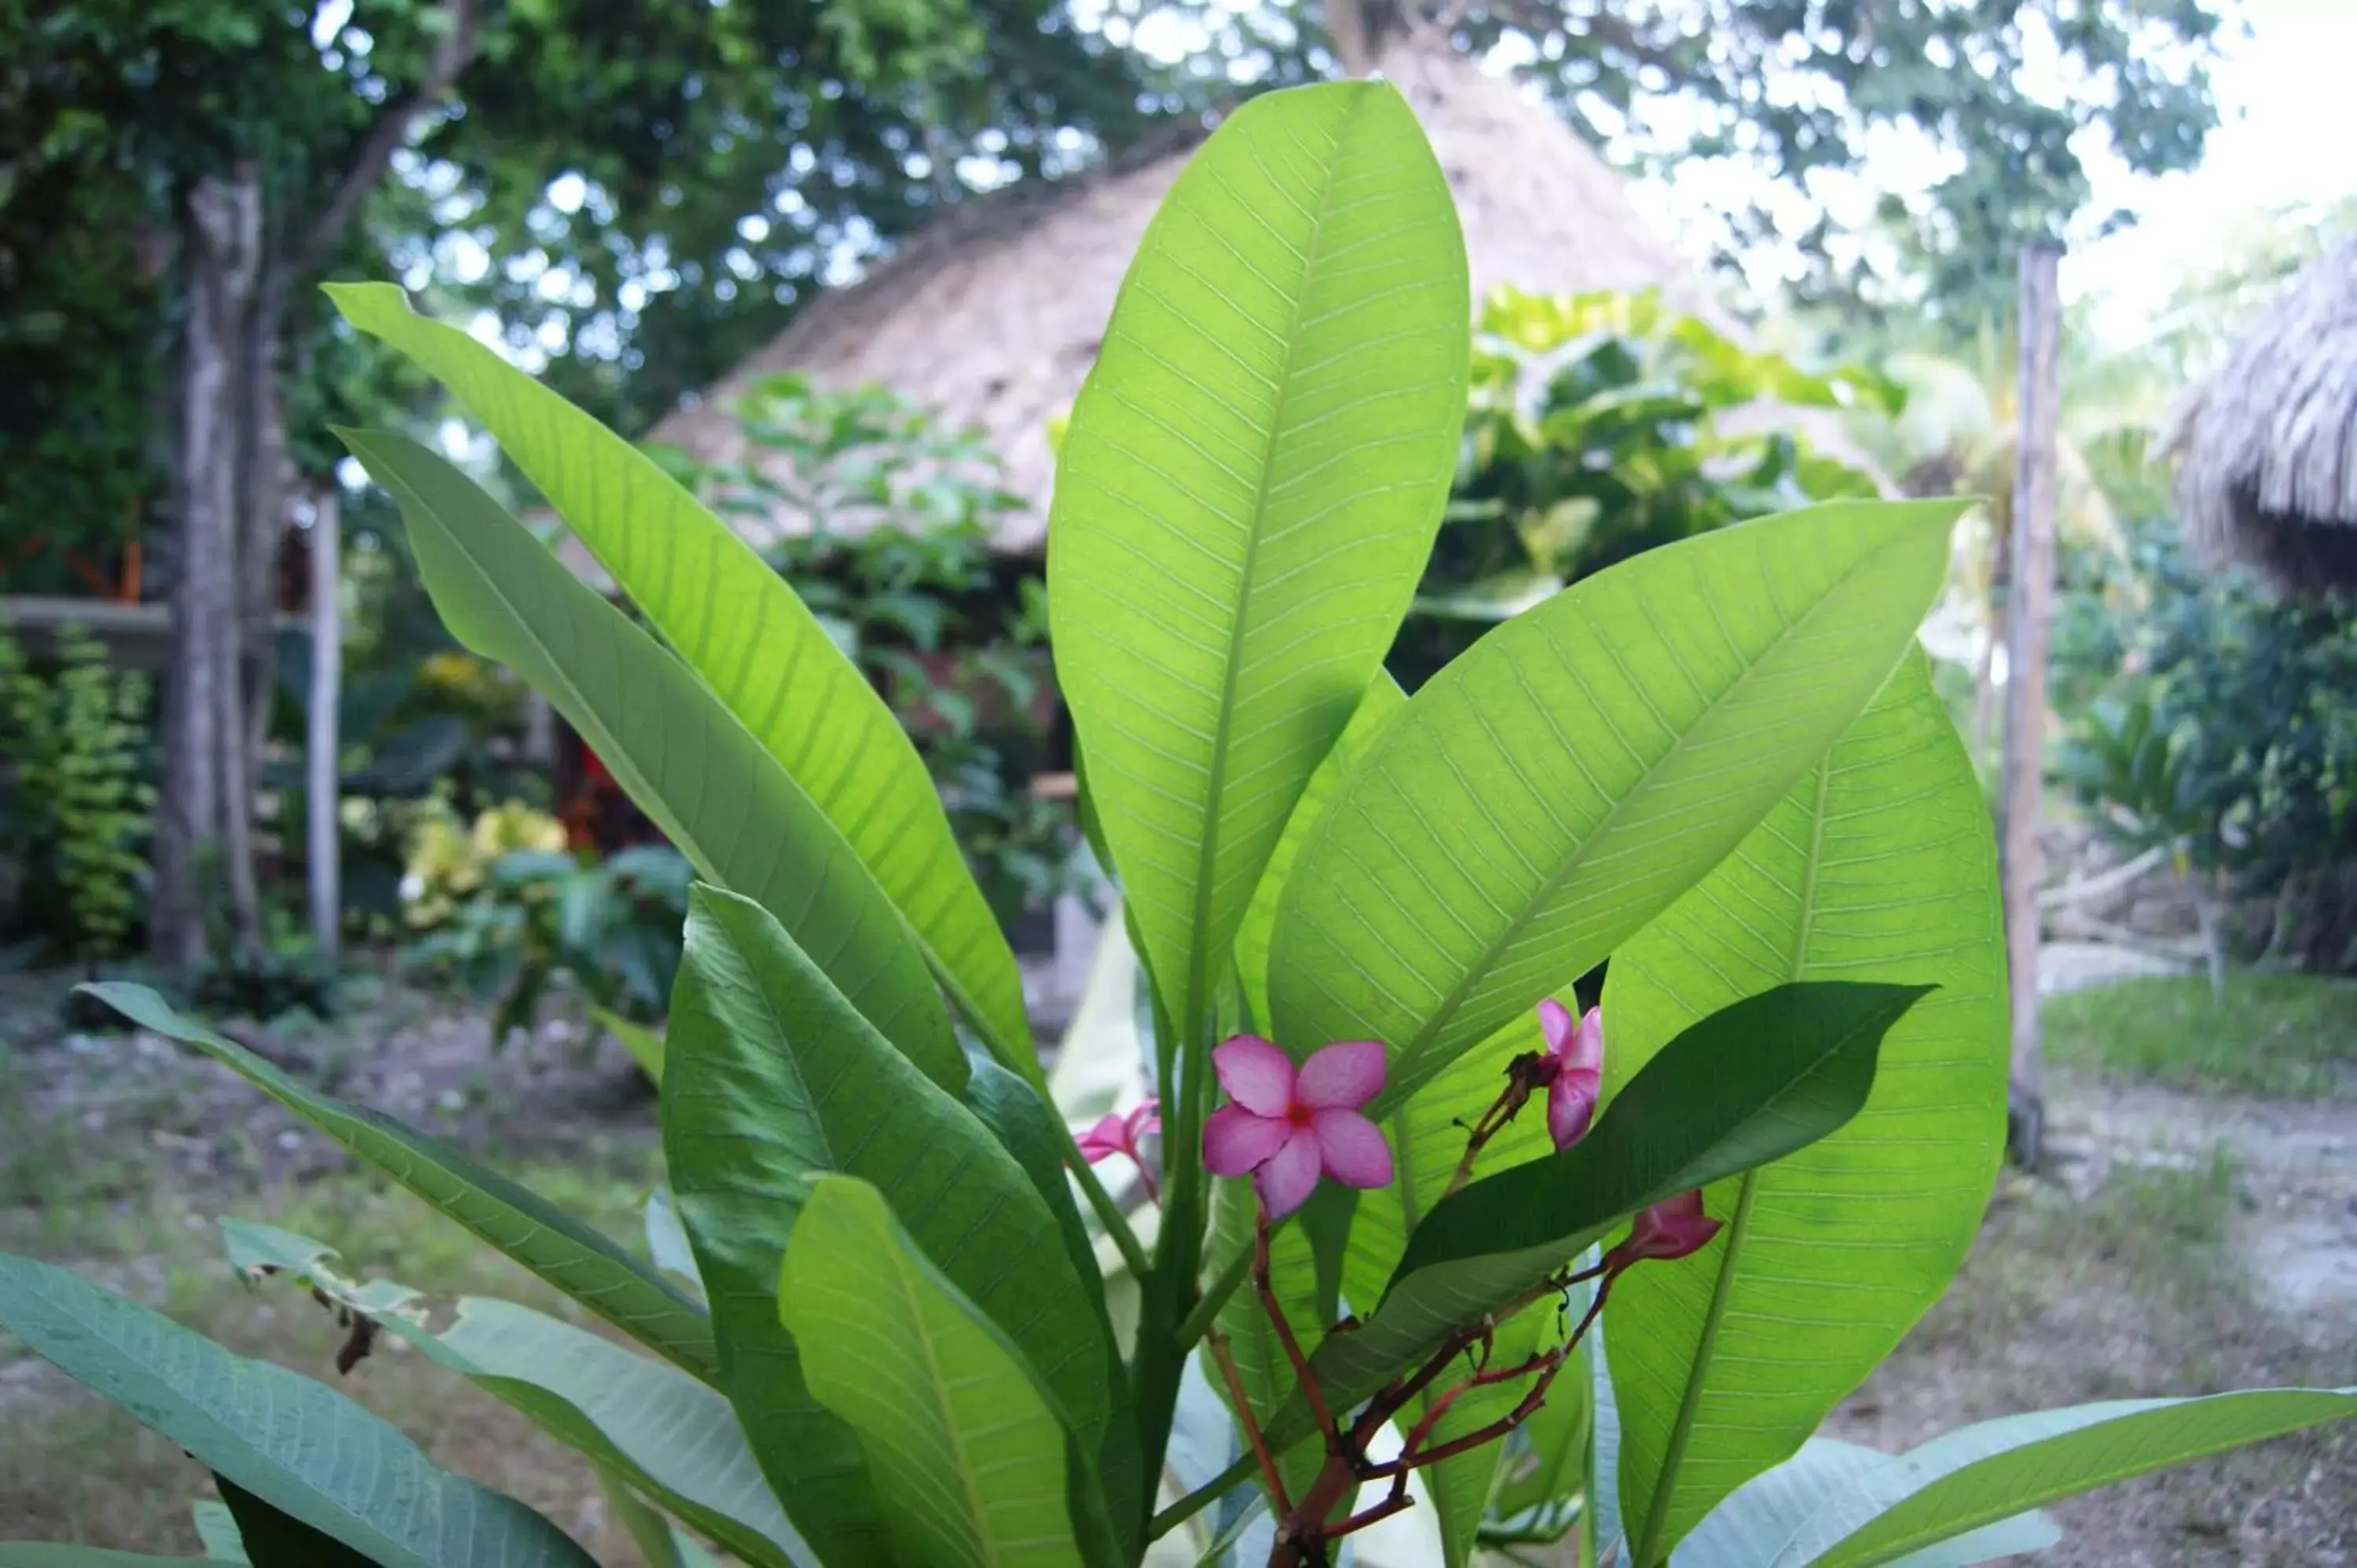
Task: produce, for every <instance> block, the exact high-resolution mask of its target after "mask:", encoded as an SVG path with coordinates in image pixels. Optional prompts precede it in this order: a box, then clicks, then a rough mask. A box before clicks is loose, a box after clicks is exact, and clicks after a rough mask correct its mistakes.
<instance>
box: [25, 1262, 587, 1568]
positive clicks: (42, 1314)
mask: <svg viewBox="0 0 2357 1568" xmlns="http://www.w3.org/2000/svg"><path fill="white" fill-rule="evenodd" d="M0 1328H5V1329H6V1330H7V1331H8V1332H9V1333H11V1334H13V1335H15V1336H16V1337H17V1338H19V1339H21V1340H22V1341H24V1343H25V1345H26V1346H27V1348H29V1349H31V1350H32V1351H33V1352H34V1353H35V1354H36V1355H38V1356H41V1357H43V1358H44V1359H48V1360H49V1361H51V1362H53V1363H55V1364H56V1366H57V1367H58V1369H59V1370H60V1371H62V1372H64V1373H65V1374H66V1375H67V1376H68V1377H70V1378H72V1379H73V1380H75V1381H76V1382H79V1383H81V1385H82V1386H83V1387H85V1388H87V1389H89V1390H91V1391H92V1392H93V1393H96V1394H98V1395H100V1396H101V1397H102V1398H103V1399H105V1400H107V1401H108V1402H111V1403H113V1404H114V1405H116V1406H118V1407H120V1408H121V1409H122V1410H124V1412H126V1413H128V1414H130V1415H131V1416H132V1417H134V1418H135V1420H137V1421H138V1422H139V1423H140V1424H142V1425H143V1426H145V1427H147V1428H149V1429H150V1430H151V1431H154V1432H156V1433H158V1434H161V1435H162V1436H164V1437H166V1438H167V1439H168V1440H170V1441H171V1442H173V1443H175V1444H178V1445H179V1446H180V1447H182V1448H184V1449H186V1450H188V1453H189V1454H190V1455H193V1456H194V1457H195V1458H196V1460H197V1462H198V1463H199V1464H201V1465H203V1466H206V1467H207V1468H209V1469H210V1470H212V1471H213V1473H214V1474H216V1475H218V1476H220V1477H223V1478H224V1479H226V1480H228V1481H231V1482H232V1483H234V1484H235V1485H237V1486H240V1487H243V1488H245V1489H246V1490H247V1491H249V1492H251V1493H253V1495H254V1496H255V1497H257V1498H262V1499H264V1501H265V1502H267V1503H268V1504H269V1505H270V1506H271V1507H273V1508H274V1509H278V1510H279V1511H280V1512H282V1513H285V1514H286V1515H287V1516H289V1517H290V1518H292V1519H295V1520H300V1521H301V1522H303V1523H305V1524H307V1525H309V1526H311V1527H313V1528H314V1529H317V1530H320V1531H321V1532H323V1533H325V1534H326V1535H328V1537H329V1538H331V1539H332V1540H335V1541H340V1542H342V1543H343V1544H345V1545H347V1546H350V1547H352V1548H354V1549H356V1550H358V1551H360V1552H365V1553H366V1554H367V1556H368V1557H369V1558H370V1559H371V1561H373V1562H375V1563H380V1564H382V1565H383V1568H534V1565H536V1564H546V1565H548V1568H559V1565H562V1568H595V1564H594V1563H592V1561H591V1559H590V1558H589V1556H588V1554H587V1553H586V1552H583V1551H582V1550H581V1549H580V1548H579V1547H578V1546H576V1545H575V1544H574V1543H573V1541H571V1540H570V1539H568V1538H567V1537H566V1536H565V1532H564V1531H563V1530H558V1529H557V1528H556V1527H555V1526H554V1525H553V1524H551V1523H549V1522H548V1520H544V1519H543V1518H541V1517H540V1516H539V1515H538V1514H536V1513H534V1512H533V1511H532V1510H531V1509H528V1508H526V1507H524V1506H523V1505H522V1503H520V1502H517V1501H516V1500H515V1499H514V1498H509V1497H503V1496H501V1495H500V1493H498V1492H494V1491H491V1490H490V1489H489V1488H487V1487H479V1486H477V1485H476V1484H475V1483H474V1482H472V1481H468V1480H466V1479H463V1478H461V1477H457V1476H453V1475H450V1474H449V1473H447V1471H443V1470H440V1469H436V1467H435V1466H433V1465H432V1464H431V1463H429V1462H428V1461H427V1459H426V1457H425V1455H423V1454H421V1453H420V1452H418V1449H417V1445H416V1444H414V1443H412V1442H410V1441H409V1439H408V1438H406V1437H404V1436H403V1435H402V1434H401V1433H400V1432H398V1431H397V1430H395V1429H394V1428H393V1426H392V1425H390V1424H389V1423H386V1422H384V1421H382V1420H380V1419H379V1418H378V1417H377V1416H375V1415H372V1414H371V1413H370V1412H368V1411H365V1410H363V1409H361V1407H360V1406H359V1405H356V1404H354V1403H352V1402H350V1400H348V1399H345V1398H344V1397H343V1396H342V1395H340V1394H339V1393H337V1392H336V1391H334V1390H333V1389H330V1388H328V1387H327V1386H326V1385H325V1384H323V1383H317V1382H314V1381H313V1380H310V1379H309V1378H306V1377H302V1376H300V1375H298V1374H296V1373H294V1372H290V1371H288V1370H286V1369H285V1368H283V1367H274V1366H272V1365H270V1364H269V1363H268V1362H265V1361H250V1360H248V1359H245V1358H244V1357H242V1356H238V1355H233V1354H231V1352H230V1351H227V1350H224V1349H222V1348H221V1347H220V1346H218V1345H216V1344H214V1343H213V1342H212V1341H211V1340H210V1339H207V1338H205V1337H203V1336H201V1335H199V1334H194V1333H191V1332H189V1331H188V1329H185V1328H182V1327H181V1326H179V1325H178V1324H176V1323H174V1322H173V1321H172V1320H171V1319H169V1318H167V1317H165V1316H162V1315H160V1314H158V1313H155V1312H151V1311H149V1310H148V1309H147V1308H145V1307H144V1306H141V1305H137V1304H136V1303H134V1302H129V1301H125V1300H124V1299H123V1298H122V1297H121V1296H118V1295H113V1294H109V1293H107V1292H105V1291H102V1290H100V1289H99V1288H98V1287H97V1286H95V1285H92V1284H90V1283H86V1282H85V1281H83V1280H82V1279H81V1278H80V1277H79V1276H77V1275H75V1274H73V1273H70V1272H68V1271H67V1270H64V1269H59V1268H53V1267H51V1266H50V1265H48V1264H47V1263H37V1262H32V1261H31V1260H30V1259H27V1258H15V1257H8V1256H5V1255H0ZM16 1550H19V1551H21V1548H20V1549H16Z"/></svg>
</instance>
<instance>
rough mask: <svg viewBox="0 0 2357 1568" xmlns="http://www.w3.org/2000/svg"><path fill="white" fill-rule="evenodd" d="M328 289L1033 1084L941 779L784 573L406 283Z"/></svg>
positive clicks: (1020, 1021)
mask: <svg viewBox="0 0 2357 1568" xmlns="http://www.w3.org/2000/svg"><path fill="white" fill-rule="evenodd" d="M328 295H329V297H331V298H332V299H333V300H334V301H335V303H336V308H337V309H339V310H340V311H342V312H343V314H344V319H345V320H347V321H349V322H350V323H351V324H352V325H353V326H354V327H357V328H360V329H361V331H363V332H366V333H368V334H370V335H371V336H372V337H376V338H382V339H383V340H384V341H385V342H387V343H389V344H391V345H392V346H393V348H395V349H399V350H400V351H401V352H402V353H404V354H405V355H407V356H408V357H409V358H410V359H412V360H415V361H416V362H417V363H418V364H419V365H420V366H422V367H423V368H424V369H425V371H427V372H428V373H429V374H431V375H432V376H433V377H434V378H435V379H436V381H440V382H441V383H442V384H443V385H444V386H447V387H448V388H449V389H450V391H451V392H453V393H454V394H456V395H457V399H458V401H459V402H461V403H465V404H466V405H467V407H468V410H469V411H470V412H471V413H473V414H474V415H475V416H476V417H477V418H478V419H479V420H481V421H482V422H483V424H485V425H486V426H487V427H488V428H489V429H490V432H491V434H492V435H493V436H495V437H496V438H497V439H498V441H499V443H500V447H501V448H502V449H503V450H504V451H505V452H506V453H507V455H508V456H509V457H510V458H511V459H512V460H513V461H514V463H515V465H516V467H519V468H521V469H522V470H523V472H524V473H525V474H526V475H527V476H528V477H529V478H531V479H532V481H533V484H535V485H537V486H539V487H540V489H541V491H542V493H543V494H544V495H545V496H547V497H548V499H549V500H550V502H551V503H552V504H554V506H555V508H556V510H558V511H559V512H561V513H563V514H564V516H565V521H566V522H567V523H568V524H570V525H571V527H572V529H573V532H575V534H576V535H577V536H578V537H579V539H580V540H581V542H583V543H584V544H586V545H587V546H588V547H589V550H590V552H591V553H593V554H594V555H596V556H597V560H598V563H599V564H601V565H603V566H604V567H605V568H606V570H607V571H608V572H609V573H611V574H612V575H613V577H614V581H615V582H617V583H618V584H619V585H621V587H622V589H623V590H624V591H625V592H626V593H628V594H629V595H630V597H631V599H632V600H634V601H635V602H636V603H637V604H638V606H639V607H640V609H641V610H643V611H645V612H646V617H647V618H648V619H649V620H650V621H651V622H653V623H654V625H655V627H656V628H657V629H658V630H660V631H661V632H662V635H663V637H664V639H666V640H667V641H668V642H669V643H670V644H671V646H672V647H673V648H675V649H677V650H679V652H680V656H681V657H682V658H683V659H685V660H687V662H688V663H689V664H690V665H691V666H693V667H694V670H695V672H696V673H697V674H698V675H699V676H701V677H702V678H703V681H704V683H705V685H706V686H707V687H709V688H710V689H711V691H712V693H714V695H716V697H718V699H719V700H720V702H721V703H722V704H723V705H725V706H726V708H727V710H728V711H729V712H730V713H731V714H735V715H736V717H737V720H738V721H739V722H740V723H741V724H742V725H744V727H745V728H746V729H747V730H748V732H749V733H750V734H751V736H752V737H753V739H754V740H755V741H756V742H757V743H758V744H759V746H760V747H761V748H762V749H763V750H765V751H767V752H768V753H769V755H770V757H773V758H775V759H776V761H777V763H778V765H779V766H780V768H784V769H785V771H786V772H787V773H788V774H789V775H791V777H792V779H793V780H794V782H795V783H796V784H798V785H799V786H800V787H801V788H802V791H803V792H804V793H805V794H806V795H807V796H808V797H809V799H810V800H812V801H813V802H814V803H815V805H816V806H817V808H818V809H819V810H820V811H823V812H824V813H825V815H826V817H827V818H828V820H829V821H831V822H833V823H834V826H835V828H836V829H837V830H838V831H839V832H841V833H842V835H843V837H844V838H845V840H846V841H848V843H850V846H851V848H852V849H853V850H854V851H855V852H856V854H857V855H858V857H859V859H860V861H861V862H862V864H864V865H866V868H867V870H868V872H869V873H870V875H873V876H874V878H875V880H876V881H877V884H879V885H880V886H882V888H883V890H884V891H885V893H886V894H887V895H888V896H889V897H890V898H891V899H892V901H893V902H894V903H896V904H897V905H899V908H900V911H901V913H902V914H904V915H906V916H907V917H908V921H909V926H910V927H911V928H912V929H914V931H915V932H916V936H917V940H918V941H919V943H920V945H921V947H922V949H923V951H924V956H925V959H926V961H928V962H929V963H930V964H931V967H932V969H933V971H934V972H935V974H936V975H937V976H938V978H939V979H940V981H941V983H942V985H944V986H945V987H946V988H947V989H948V990H949V992H950V993H951V994H952V996H954V997H956V998H957V999H958V1002H959V1004H960V1005H961V1008H962V1010H963V1011H964V1012H965V1013H966V1014H967V1015H968V1016H969V1017H970V1018H972V1019H973V1020H974V1026H975V1027H976V1028H977V1030H979V1031H980V1033H981V1034H982V1035H983V1036H984V1037H985V1039H986V1040H987V1041H988V1042H989V1044H990V1047H991V1049H992V1051H993V1052H994V1054H996V1055H997V1056H998V1057H999V1058H1000V1059H1002V1060H1004V1061H1006V1064H1007V1065H1008V1066H1010V1067H1012V1068H1014V1069H1016V1070H1017V1072H1021V1073H1024V1074H1026V1075H1028V1076H1031V1077H1035V1078H1036V1077H1037V1075H1038V1072H1039V1062H1038V1058H1037V1057H1036V1055H1035V1054H1034V1053H1033V1051H1032V1048H1031V1034H1030V1028H1029V1026H1028V1023H1027V1022H1026V1020H1025V1015H1024V1010H1023V984H1022V980H1021V977H1020V976H1019V975H1018V974H1017V972H1016V968H1015V956H1014V954H1013V953H1012V952H1011V951H1010V950H1008V948H1007V945H1006V937H1005V935H1004V934H1003V933H1002V932H1001V931H1000V929H999V927H998V922H997V921H996V919H995V918H993V917H992V915H991V913H990V907H989V905H988V904H987V903H986V902H985V900H984V898H983V896H982V892H981V889H980V888H978V887H977V886H975V885H974V877H973V876H972V875H971V874H969V873H968V872H967V870H966V867H965V862H964V859H963V857H962V856H961V855H960V854H959V853H958V847H957V843H956V841H955V840H954V839H953V838H952V837H951V834H950V825H949V819H948V817H947V816H946V815H944V814H943V812H942V806H941V798H940V796H939V794H938V793H937V792H936V791H935V789H934V787H933V781H932V778H931V775H930V774H929V773H927V772H926V770H925V765H924V762H923V760H922V759H921V758H920V757H918V755H917V751H916V747H915V746H913V745H912V744H911V743H910V742H909V736H908V735H907V733H906V732H905V731H904V730H903V729H902V728H901V727H900V725H899V721H898V720H897V719H895V718H894V717H893V716H892V712H891V710H890V709H889V708H888V707H887V706H885V704H884V702H883V699H882V698H881V697H879V696H878V695H877V693H876V690H875V688H874V687H872V686H871V685H869V684H868V682H867V678H866V676H865V675H863V674H861V673H860V671H858V669H857V668H856V666H854V665H853V664H852V662H851V661H850V660H847V659H845V657H844V656H843V653H842V650H839V649H838V648H837V647H836V646H835V643H834V639H833V638H832V637H830V636H828V635H827V632H826V628H824V627H823V626H822V625H821V624H820V623H819V621H818V620H817V619H816V618H814V617H813V615H812V614H811V612H810V610H809V609H808V607H805V606H804V605H803V604H802V600H801V598H800V597H798V596H796V595H795V593H794V591H793V590H792V589H791V587H789V586H787V585H786V583H785V580H784V579H783V578H781V577H780V576H779V575H778V574H777V573H775V572H773V571H771V570H770V567H769V565H768V564H766V563H765V562H763V561H762V559H761V558H760V556H759V555H758V554H757V553H754V551H753V550H752V548H751V547H750V546H748V545H747V544H746V543H745V542H744V541H742V540H740V539H739V538H737V535H736V533H735V532H734V531H732V530H730V529H729V528H727V527H726V526H725V525H724V524H722V523H721V522H720V521H717V520H716V519H715V518H714V517H713V516H712V514H711V513H710V512H708V511H706V510H705V509H704V508H703V507H702V506H700V505H698V504H697V502H696V500H695V498H694V496H692V495H690V494H688V492H687V491H686V490H685V489H683V488H681V486H680V485H679V484H678V483H677V482H676V481H675V480H673V478H671V476H669V475H668V474H666V473H664V472H663V470H662V467H660V466H659V465H658V464H656V463H655V462H653V461H652V460H651V458H649V457H648V456H645V455H644V454H643V453H640V452H639V451H638V450H636V449H635V448H633V447H632V446H630V444H629V443H627V442H625V441H623V440H621V439H620V438H619V436H617V435H614V434H613V433H612V432H611V431H609V430H608V429H607V428H606V427H605V426H604V425H601V424H598V423H597V421H596V420H594V419H592V418H590V417H589V416H588V415H587V414H586V413H582V412H581V411H580V410H579V409H576V408H575V407H574V406H573V405H572V404H570V403H566V402H565V400H564V399H563V398H561V397H559V396H557V395H556V394H555V393H554V392H550V391H549V390H548V389H547V388H545V387H543V386H541V385H539V384H538V383H537V382H535V381H533V380H532V379H531V378H530V377H529V376H526V375H524V374H523V373H522V371H518V370H516V369H515V368H514V367H513V366H512V365H510V364H509V363H508V362H507V361H506V360H502V359H500V356H499V355H498V354H497V353H495V352H493V351H492V350H491V349H487V348H485V347H484V346H483V345H482V344H480V343H478V342H476V341H475V340H474V339H473V338H470V337H468V335H467V334H466V333H465V332H462V331H460V330H459V329H458V328H455V327H449V326H446V325H444V324H442V323H440V322H436V321H432V320H429V319H427V318H426V317H422V316H419V315H417V314H416V313H415V312H414V311H412V310H411V309H410V308H409V299H408V296H407V295H404V294H403V293H402V291H401V290H400V289H398V288H396V287H394V286H393V285H390V284H344V285H330V286H329V287H328ZM642 803H643V802H642ZM742 890H743V891H747V892H749V891H750V890H749V889H742ZM889 1032H890V1031H887V1033H889Z"/></svg>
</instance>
